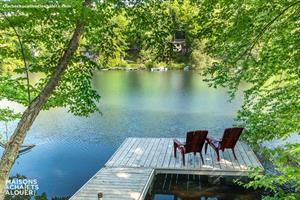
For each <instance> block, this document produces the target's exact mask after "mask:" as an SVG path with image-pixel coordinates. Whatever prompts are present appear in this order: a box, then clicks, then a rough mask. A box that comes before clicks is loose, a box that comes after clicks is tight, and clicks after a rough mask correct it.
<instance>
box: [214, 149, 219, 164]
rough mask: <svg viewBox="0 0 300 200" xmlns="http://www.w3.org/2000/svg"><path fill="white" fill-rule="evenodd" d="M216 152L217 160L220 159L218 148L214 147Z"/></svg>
mask: <svg viewBox="0 0 300 200" xmlns="http://www.w3.org/2000/svg"><path fill="white" fill-rule="evenodd" d="M215 151H216V153H217V160H218V161H220V153H219V149H215Z"/></svg>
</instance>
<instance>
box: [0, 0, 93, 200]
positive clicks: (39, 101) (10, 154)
mask: <svg viewBox="0 0 300 200" xmlns="http://www.w3.org/2000/svg"><path fill="white" fill-rule="evenodd" d="M89 6H90V0H85V2H84V7H89ZM83 29H84V23H83V19H82V17H81V18H80V19H78V21H77V24H76V28H75V30H74V33H73V35H72V38H71V40H70V42H69V45H68V47H67V49H66V50H65V51H64V53H63V55H62V57H61V58H60V59H59V61H58V64H57V67H56V70H55V71H54V73H53V74H52V75H51V77H50V79H49V81H48V82H47V84H46V85H45V87H44V88H43V90H42V91H41V92H40V94H39V95H38V96H37V97H36V98H35V99H34V100H33V101H32V102H31V103H30V105H29V106H28V108H27V109H26V110H25V111H24V113H23V115H22V117H21V119H20V121H19V123H18V126H17V127H16V129H15V131H14V133H13V135H12V136H11V137H10V139H9V141H8V143H7V145H6V148H5V151H4V153H3V156H2V158H1V161H0V200H3V199H4V196H5V186H6V181H7V180H8V178H9V172H10V170H11V168H12V166H13V164H14V162H15V160H16V158H17V156H18V152H19V148H20V146H21V145H22V144H23V141H24V139H25V137H26V134H27V131H28V130H29V128H30V127H31V125H32V124H33V122H34V120H35V119H36V117H37V116H38V114H39V112H40V111H41V109H42V107H43V106H44V105H45V103H46V102H47V100H48V98H49V96H50V95H51V93H52V92H53V91H54V89H55V87H56V86H57V85H58V83H59V80H60V78H61V76H62V74H63V73H64V71H65V70H66V69H67V65H68V63H69V61H70V59H71V57H72V56H73V54H74V53H75V51H76V49H77V47H78V45H79V40H80V37H81V35H82V33H83Z"/></svg>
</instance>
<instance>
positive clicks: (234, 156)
mask: <svg viewBox="0 0 300 200" xmlns="http://www.w3.org/2000/svg"><path fill="white" fill-rule="evenodd" d="M231 150H232V153H233V156H234V158H235V159H236V160H237V158H236V155H235V151H234V148H232V149H231Z"/></svg>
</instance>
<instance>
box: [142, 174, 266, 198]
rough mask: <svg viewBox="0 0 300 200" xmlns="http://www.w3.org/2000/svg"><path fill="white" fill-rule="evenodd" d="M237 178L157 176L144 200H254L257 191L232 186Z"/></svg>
mask: <svg viewBox="0 0 300 200" xmlns="http://www.w3.org/2000/svg"><path fill="white" fill-rule="evenodd" d="M236 178H237V177H231V178H229V177H227V178H221V177H207V176H197V175H175V174H174V175H172V174H166V175H157V176H156V178H155V181H154V185H153V186H152V189H151V192H150V194H148V196H147V197H146V200H255V199H260V198H261V195H260V192H258V191H252V190H246V189H245V188H243V187H240V186H237V184H234V180H235V179H236Z"/></svg>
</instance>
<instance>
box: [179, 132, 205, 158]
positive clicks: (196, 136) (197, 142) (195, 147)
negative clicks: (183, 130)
mask: <svg viewBox="0 0 300 200" xmlns="http://www.w3.org/2000/svg"><path fill="white" fill-rule="evenodd" d="M207 134H208V131H204V130H197V131H189V132H187V134H186V142H185V151H186V153H189V152H201V150H202V147H203V145H204V143H205V139H206V136H207Z"/></svg>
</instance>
